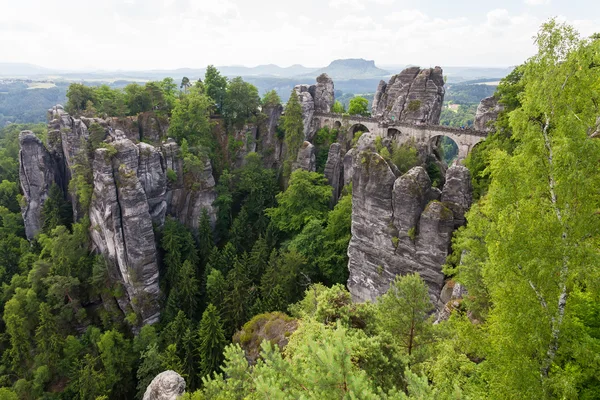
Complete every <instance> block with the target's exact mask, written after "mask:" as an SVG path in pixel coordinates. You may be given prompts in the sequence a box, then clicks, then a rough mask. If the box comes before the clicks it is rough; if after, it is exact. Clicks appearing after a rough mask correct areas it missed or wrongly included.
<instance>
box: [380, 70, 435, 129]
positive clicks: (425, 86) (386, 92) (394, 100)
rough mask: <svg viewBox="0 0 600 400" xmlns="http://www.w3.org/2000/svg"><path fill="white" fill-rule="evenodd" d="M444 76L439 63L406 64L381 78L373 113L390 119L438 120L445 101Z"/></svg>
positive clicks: (425, 122)
mask: <svg viewBox="0 0 600 400" xmlns="http://www.w3.org/2000/svg"><path fill="white" fill-rule="evenodd" d="M444 93H445V90H444V76H443V71H442V69H441V68H440V67H435V68H426V69H421V68H419V67H410V68H406V69H405V70H404V71H402V72H401V73H399V74H397V75H394V76H392V77H391V79H390V80H389V82H388V83H385V82H384V81H381V82H379V86H378V87H377V92H376V93H375V97H374V98H373V105H372V114H373V116H374V117H377V118H383V119H385V120H388V121H402V122H408V123H413V124H437V123H438V122H439V120H440V114H441V112H442V103H443V102H444Z"/></svg>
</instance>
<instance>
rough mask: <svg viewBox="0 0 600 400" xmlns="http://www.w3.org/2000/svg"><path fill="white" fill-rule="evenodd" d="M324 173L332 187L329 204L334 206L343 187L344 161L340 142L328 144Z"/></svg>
mask: <svg viewBox="0 0 600 400" xmlns="http://www.w3.org/2000/svg"><path fill="white" fill-rule="evenodd" d="M324 175H325V178H327V182H329V184H330V185H331V186H332V187H333V194H332V197H331V205H332V206H334V205H335V204H336V203H337V201H338V199H339V198H340V194H341V193H342V188H343V187H344V162H343V159H342V145H341V144H339V143H332V144H331V146H329V153H328V154H327V162H326V163H325V170H324Z"/></svg>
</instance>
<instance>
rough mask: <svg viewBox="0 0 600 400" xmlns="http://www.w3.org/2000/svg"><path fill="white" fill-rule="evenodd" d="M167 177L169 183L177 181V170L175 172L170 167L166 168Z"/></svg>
mask: <svg viewBox="0 0 600 400" xmlns="http://www.w3.org/2000/svg"><path fill="white" fill-rule="evenodd" d="M167 179H168V180H169V182H171V183H175V182H177V172H175V170H172V169H171V168H167Z"/></svg>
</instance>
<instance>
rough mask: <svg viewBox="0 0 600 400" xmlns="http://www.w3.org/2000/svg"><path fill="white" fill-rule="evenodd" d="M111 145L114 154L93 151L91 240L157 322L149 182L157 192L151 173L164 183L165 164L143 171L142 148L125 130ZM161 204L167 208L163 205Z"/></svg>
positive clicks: (133, 300) (135, 302) (137, 305)
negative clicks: (141, 164) (128, 136)
mask: <svg viewBox="0 0 600 400" xmlns="http://www.w3.org/2000/svg"><path fill="white" fill-rule="evenodd" d="M119 132H120V131H119ZM112 146H114V149H115V150H116V151H115V154H111V152H110V150H109V149H106V148H100V149H97V150H96V151H95V154H94V164H93V173H94V193H93V196H92V203H91V205H90V211H89V212H90V222H91V231H90V233H91V237H92V242H93V243H94V246H95V247H96V249H98V251H99V252H100V253H102V254H104V255H105V256H106V257H107V258H108V259H109V260H110V261H111V262H112V263H113V264H114V265H115V266H116V267H117V268H118V270H119V273H120V278H121V282H122V284H123V286H124V287H125V289H126V292H127V296H128V298H129V300H130V304H131V305H132V306H133V307H134V309H135V310H136V311H138V312H139V313H140V314H141V316H142V319H143V322H144V323H154V322H156V321H158V316H159V305H158V296H159V288H158V253H157V250H156V243H155V238H154V230H153V228H152V222H153V219H152V216H151V214H150V205H149V201H148V200H149V199H148V196H147V195H146V191H145V187H146V188H148V189H149V193H150V194H151V195H156V194H157V193H156V192H157V190H156V185H155V184H154V183H153V182H151V181H150V179H148V178H149V177H154V178H156V179H157V181H161V180H162V181H163V182H164V179H165V178H164V171H162V169H161V168H160V164H159V165H158V169H156V170H153V171H148V170H147V169H146V167H147V166H143V171H141V174H140V176H138V173H140V171H139V166H140V149H139V148H138V146H136V145H135V144H134V143H133V142H132V141H131V140H129V139H127V138H125V136H124V134H123V136H122V138H118V139H117V140H115V141H114V142H113V143H112ZM148 146H149V145H148ZM150 147H151V146H150ZM153 150H154V149H152V150H151V151H152V152H153ZM146 151H150V150H148V149H146ZM161 174H162V177H161V176H160V175H161ZM140 177H141V178H142V179H140ZM142 182H144V184H145V185H143V184H142ZM160 197H161V196H158V197H154V198H153V200H154V202H155V206H156V205H157V204H158V202H157V200H162V203H164V194H163V196H162V199H160ZM160 208H161V209H164V208H165V206H164V204H162V206H161V207H160ZM163 219H164V214H163Z"/></svg>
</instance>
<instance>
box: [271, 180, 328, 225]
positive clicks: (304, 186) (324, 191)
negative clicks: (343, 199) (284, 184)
mask: <svg viewBox="0 0 600 400" xmlns="http://www.w3.org/2000/svg"><path fill="white" fill-rule="evenodd" d="M331 190H332V188H331V186H329V184H328V183H327V179H325V177H324V176H323V175H322V174H318V173H316V172H308V171H304V170H296V171H294V172H293V173H292V175H291V177H290V184H289V187H288V188H287V189H286V191H285V192H283V193H280V194H278V195H277V204H278V205H277V207H274V208H268V209H266V210H265V212H266V214H267V215H268V216H269V217H270V218H271V222H272V223H273V224H274V225H275V226H276V227H277V228H278V229H280V230H281V231H283V232H290V233H294V232H299V231H300V230H301V229H302V228H303V227H304V225H305V224H306V223H307V222H308V221H310V220H311V219H323V218H324V217H325V215H326V213H327V210H328V208H329V201H330V200H331Z"/></svg>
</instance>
